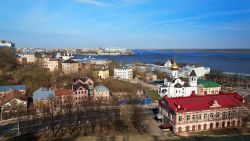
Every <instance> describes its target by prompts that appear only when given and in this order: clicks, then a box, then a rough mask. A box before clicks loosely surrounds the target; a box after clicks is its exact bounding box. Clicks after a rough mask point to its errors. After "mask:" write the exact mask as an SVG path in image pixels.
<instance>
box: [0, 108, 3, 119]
mask: <svg viewBox="0 0 250 141" xmlns="http://www.w3.org/2000/svg"><path fill="white" fill-rule="evenodd" d="M0 110H1V121H2V120H3V109H2V107H0Z"/></svg>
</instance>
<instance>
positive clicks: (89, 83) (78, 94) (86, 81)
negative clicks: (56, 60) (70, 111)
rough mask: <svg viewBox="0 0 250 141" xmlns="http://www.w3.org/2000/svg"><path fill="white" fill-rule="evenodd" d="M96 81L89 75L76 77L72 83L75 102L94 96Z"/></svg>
mask: <svg viewBox="0 0 250 141" xmlns="http://www.w3.org/2000/svg"><path fill="white" fill-rule="evenodd" d="M93 88H94V82H93V80H92V79H90V78H88V77H84V78H80V79H75V80H74V82H73V84H72V91H73V99H74V104H75V105H77V104H80V103H82V102H83V101H85V100H86V99H87V98H88V97H89V96H93Z"/></svg>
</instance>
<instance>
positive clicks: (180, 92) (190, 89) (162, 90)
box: [158, 61, 197, 97]
mask: <svg viewBox="0 0 250 141" xmlns="http://www.w3.org/2000/svg"><path fill="white" fill-rule="evenodd" d="M171 70H172V72H171V77H170V78H166V79H164V84H163V85H160V86H159V88H158V94H159V95H160V96H161V97H164V96H167V97H187V96H190V95H191V94H192V93H193V94H196V93H197V75H196V73H195V71H194V70H193V71H192V72H191V73H190V75H189V80H188V82H185V81H184V80H183V79H181V78H179V76H178V71H179V67H178V65H177V64H176V62H175V61H174V63H173V64H172V66H171Z"/></svg>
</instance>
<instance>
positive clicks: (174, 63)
mask: <svg viewBox="0 0 250 141" xmlns="http://www.w3.org/2000/svg"><path fill="white" fill-rule="evenodd" d="M171 69H172V70H179V66H178V65H177V63H176V62H175V61H174V62H173V64H172V67H171Z"/></svg>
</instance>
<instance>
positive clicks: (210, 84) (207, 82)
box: [197, 79, 220, 88]
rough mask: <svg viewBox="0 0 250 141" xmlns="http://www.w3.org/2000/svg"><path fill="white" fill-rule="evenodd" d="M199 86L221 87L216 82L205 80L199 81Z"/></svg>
mask: <svg viewBox="0 0 250 141" xmlns="http://www.w3.org/2000/svg"><path fill="white" fill-rule="evenodd" d="M197 83H198V85H203V86H204V87H205V88H211V87H220V85H219V84H218V83H216V82H214V81H209V80H205V79H198V81H197Z"/></svg>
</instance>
